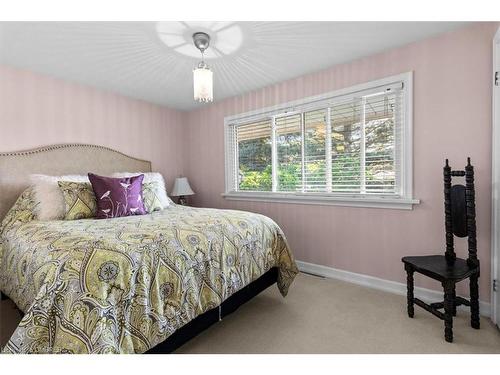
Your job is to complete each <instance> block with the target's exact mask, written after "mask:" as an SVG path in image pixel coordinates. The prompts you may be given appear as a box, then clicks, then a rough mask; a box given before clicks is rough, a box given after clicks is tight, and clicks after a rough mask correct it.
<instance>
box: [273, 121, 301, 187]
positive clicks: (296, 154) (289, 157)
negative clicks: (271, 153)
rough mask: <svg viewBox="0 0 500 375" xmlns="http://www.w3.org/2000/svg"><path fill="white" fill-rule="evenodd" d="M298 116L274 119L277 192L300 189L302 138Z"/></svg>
mask: <svg viewBox="0 0 500 375" xmlns="http://www.w3.org/2000/svg"><path fill="white" fill-rule="evenodd" d="M300 117H301V116H300V115H291V116H284V117H279V118H277V119H276V147H277V158H278V174H277V176H278V187H277V190H278V191H300V190H301V188H302V136H301V121H300Z"/></svg>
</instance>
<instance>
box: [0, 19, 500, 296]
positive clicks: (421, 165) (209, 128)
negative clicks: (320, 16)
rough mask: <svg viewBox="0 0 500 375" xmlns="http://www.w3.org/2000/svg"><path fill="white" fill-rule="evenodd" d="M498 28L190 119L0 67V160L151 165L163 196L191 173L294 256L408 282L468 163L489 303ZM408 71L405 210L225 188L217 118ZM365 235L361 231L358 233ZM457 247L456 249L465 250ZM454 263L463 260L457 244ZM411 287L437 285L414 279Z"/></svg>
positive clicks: (396, 53)
mask: <svg viewBox="0 0 500 375" xmlns="http://www.w3.org/2000/svg"><path fill="white" fill-rule="evenodd" d="M497 26H498V24H497V23H483V24H474V25H472V26H469V27H467V28H464V29H461V30H458V31H456V32H452V33H448V34H443V35H441V36H438V37H435V38H431V39H427V40H424V41H421V42H418V43H413V44H410V45H408V46H404V47H401V48H397V49H394V50H390V51H387V52H384V53H381V54H378V55H375V56H371V57H366V58H363V59H360V60H357V61H354V62H351V63H347V64H343V65H337V66H334V67H332V68H329V69H327V70H324V71H321V72H317V73H314V74H310V75H306V76H302V77H299V78H296V79H293V80H289V81H286V82H282V83H278V84H276V85H273V86H270V87H266V88H263V89H261V90H258V91H255V92H251V93H248V94H246V95H243V96H239V97H235V98H230V99H227V100H223V101H220V102H217V103H215V104H213V105H209V106H205V107H203V108H202V109H200V110H197V111H192V112H189V113H185V112H181V111H176V110H171V109H168V108H165V107H160V106H157V105H153V104H149V103H146V102H142V101H139V100H134V99H130V98H126V97H123V96H120V95H116V94H112V93H109V92H105V91H101V90H97V89H94V88H90V87H86V86H83V85H78V84H74V83H69V82H65V81H62V80H58V79H54V78H50V77H47V76H43V75H39V74H36V73H32V72H27V71H24V70H20V69H15V68H11V67H7V66H0V151H12V150H19V149H26V148H31V147H36V146H42V145H47V144H54V143H68V142H80V143H93V144H101V145H105V146H109V147H111V148H114V149H117V150H120V151H122V152H125V153H127V154H130V155H133V156H136V157H140V158H144V159H148V160H151V161H152V162H153V168H154V169H155V170H158V171H160V172H162V173H163V174H164V176H165V177H166V179H167V185H168V188H169V189H170V187H171V184H172V182H173V179H174V178H175V177H176V176H177V175H178V174H180V173H184V174H186V175H187V176H189V179H190V181H191V184H192V186H193V188H194V190H195V191H196V192H197V194H196V196H195V197H194V203H195V204H196V205H199V206H211V207H220V208H236V209H243V210H249V211H255V212H260V213H263V214H266V215H268V216H270V217H272V218H273V219H274V220H276V221H277V222H278V223H279V224H280V225H281V227H282V228H283V230H284V232H285V234H286V235H287V237H288V239H289V242H290V244H291V247H292V250H293V252H294V253H295V255H296V257H297V259H299V260H303V261H307V262H311V263H317V264H322V265H326V266H331V267H335V268H339V269H343V270H348V271H352V272H358V273H362V274H367V275H373V276H377V277H381V278H384V279H389V280H395V281H400V282H403V281H404V274H403V267H402V264H401V262H400V258H401V257H402V256H404V255H408V254H427V253H430V252H440V251H444V246H443V245H444V226H443V198H442V181H441V172H442V169H441V168H442V163H443V160H444V158H445V157H448V158H449V159H450V160H451V163H452V166H453V167H456V168H459V167H462V166H463V165H464V163H465V158H466V156H471V157H472V160H473V163H474V164H475V166H476V175H477V180H476V181H477V213H478V217H477V220H478V221H477V225H478V248H479V257H480V259H481V262H482V277H481V280H480V293H481V299H482V300H485V301H487V300H489V295H490V292H489V280H490V211H491V210H490V193H491V188H490V184H491V178H490V176H491V160H490V159H491V59H492V56H491V41H492V37H493V34H494V32H495V30H496V28H497ZM410 70H412V71H413V72H414V197H415V198H418V199H420V200H421V201H422V203H421V204H420V205H418V206H416V207H415V208H414V210H413V211H409V212H408V211H400V210H388V209H370V208H352V207H335V206H316V205H295V204H278V203H259V202H235V201H227V200H224V199H223V198H221V196H220V194H221V193H222V192H223V191H224V136H223V124H224V117H225V116H228V115H232V114H237V113H242V112H246V111H250V110H254V109H258V108H261V107H266V106H270V105H274V104H278V103H283V102H287V101H290V100H295V99H299V98H302V97H306V96H310V95H316V94H320V93H324V92H328V91H331V90H335V89H339V88H342V87H348V86H351V85H354V84H358V83H363V82H367V81H370V80H374V79H378V78H382V77H386V76H389V75H394V74H398V73H402V72H407V71H410ZM359 228H363V230H364V232H363V234H359V231H358V230H359ZM461 245H463V244H461ZM460 250H461V253H460V252H459V253H460V255H462V256H465V253H464V252H463V250H464V246H460ZM417 285H420V286H424V287H429V288H435V289H439V285H438V284H436V283H433V282H430V281H427V280H424V279H421V278H417Z"/></svg>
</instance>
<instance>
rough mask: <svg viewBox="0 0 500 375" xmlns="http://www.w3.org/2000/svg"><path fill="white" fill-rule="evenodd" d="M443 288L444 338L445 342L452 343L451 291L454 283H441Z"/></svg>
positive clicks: (447, 281)
mask: <svg viewBox="0 0 500 375" xmlns="http://www.w3.org/2000/svg"><path fill="white" fill-rule="evenodd" d="M443 288H444V338H445V340H446V341H447V342H453V307H454V305H455V300H454V299H453V290H454V289H455V283H454V282H453V281H451V280H446V281H443Z"/></svg>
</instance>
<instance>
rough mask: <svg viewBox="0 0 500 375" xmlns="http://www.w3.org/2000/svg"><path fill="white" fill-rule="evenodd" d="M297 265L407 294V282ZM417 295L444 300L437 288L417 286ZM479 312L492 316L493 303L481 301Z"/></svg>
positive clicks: (330, 275)
mask: <svg viewBox="0 0 500 375" xmlns="http://www.w3.org/2000/svg"><path fill="white" fill-rule="evenodd" d="M297 266H298V267H299V270H300V271H303V272H305V273H310V274H313V275H318V276H323V277H327V278H331V279H336V280H342V281H346V282H348V283H353V284H357V285H362V286H366V287H368V288H373V289H378V290H383V291H384V292H389V293H394V294H399V295H404V296H406V284H403V283H398V282H396V281H390V280H384V279H380V278H378V277H373V276H368V275H363V274H360V273H354V272H349V271H344V270H339V269H336V268H331V267H326V266H321V265H319V264H313V263H307V262H301V261H297ZM414 294H415V297H418V298H420V299H422V300H424V301H433V302H437V301H442V300H443V293H442V292H438V291H436V290H431V289H426V288H419V287H415V292H414ZM464 308H466V309H468V307H465V306H459V309H464ZM479 312H480V314H481V315H483V316H485V317H490V314H491V305H490V303H489V302H485V301H479Z"/></svg>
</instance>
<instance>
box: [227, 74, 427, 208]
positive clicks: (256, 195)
mask: <svg viewBox="0 0 500 375" xmlns="http://www.w3.org/2000/svg"><path fill="white" fill-rule="evenodd" d="M398 82H402V83H403V86H404V88H405V95H404V121H403V125H404V126H403V128H402V129H401V138H402V139H401V145H402V147H403V152H402V160H401V165H402V174H401V192H402V196H401V197H395V196H387V197H386V196H383V195H373V194H343V193H335V194H332V193H296V192H292V193H282V192H251V191H229V189H230V187H231V186H232V181H231V180H232V178H234V176H230V174H231V173H230V170H231V168H230V166H231V164H232V163H235V162H236V160H234V158H235V156H234V155H229V154H230V152H228V150H229V145H228V142H229V141H231V140H230V139H228V134H229V133H228V132H229V128H230V126H231V125H233V124H234V123H243V122H251V121H253V120H257V119H260V118H262V117H263V116H265V115H266V114H267V113H269V114H271V113H273V114H275V113H276V112H279V111H286V110H290V108H294V107H303V106H304V105H307V103H312V102H316V101H321V100H326V99H331V98H334V97H339V96H344V95H350V94H355V93H356V92H359V91H364V90H368V89H372V88H376V87H378V86H386V85H390V84H394V83H398ZM273 123H274V119H273ZM224 137H225V141H224V146H225V161H226V163H225V193H223V194H222V196H223V197H224V198H225V199H228V200H243V201H261V202H278V203H295V204H317V205H336V206H352V207H372V208H393V209H403V210H411V209H412V208H413V205H415V204H419V203H420V201H419V200H418V199H413V72H406V73H402V74H398V75H394V76H390V77H385V78H382V79H378V80H374V81H370V82H366V83H362V84H358V85H354V86H351V87H348V88H344V89H340V90H335V91H331V92H328V93H325V94H321V95H316V96H311V97H307V98H303V99H300V100H296V101H292V102H288V103H283V104H279V105H275V106H272V107H266V108H262V109H258V110H255V111H250V112H246V113H242V114H238V115H232V116H227V117H225V118H224Z"/></svg>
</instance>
